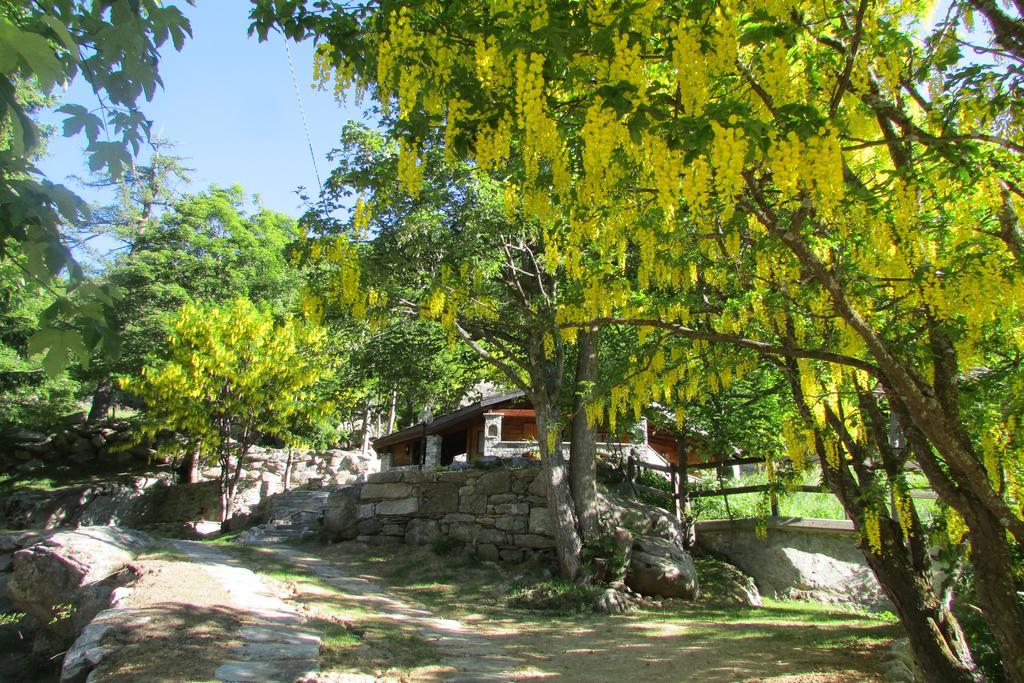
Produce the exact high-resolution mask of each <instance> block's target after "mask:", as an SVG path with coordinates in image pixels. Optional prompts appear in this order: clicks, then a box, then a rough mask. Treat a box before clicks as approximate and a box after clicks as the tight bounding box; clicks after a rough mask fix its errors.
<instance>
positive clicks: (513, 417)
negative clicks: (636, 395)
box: [373, 391, 698, 470]
mask: <svg viewBox="0 0 1024 683" xmlns="http://www.w3.org/2000/svg"><path fill="white" fill-rule="evenodd" d="M373 447H374V450H376V451H377V454H378V455H379V456H380V458H381V469H382V470H385V469H389V468H393V467H410V466H422V467H423V468H424V469H432V468H434V467H438V466H447V465H451V464H452V463H453V462H455V461H456V460H457V459H458V460H465V461H470V462H471V461H473V460H477V459H479V458H483V457H488V458H489V457H503V458H511V457H526V458H531V457H538V456H539V451H538V447H537V414H536V412H535V411H534V409H533V405H532V404H531V403H530V401H529V399H527V398H526V396H525V395H524V394H523V392H522V391H515V392H511V393H506V394H496V395H493V396H487V397H485V398H482V399H481V400H479V401H476V402H475V403H471V404H469V405H467V406H464V407H462V408H459V409H458V410H456V411H454V412H451V413H447V414H445V415H440V416H438V417H435V418H433V419H429V420H424V421H422V422H420V423H418V424H415V425H412V426H411V427H406V428H405V429H400V430H398V431H396V432H392V433H391V434H386V435H384V436H381V437H378V438H377V439H375V440H374V442H373ZM562 447H563V449H566V450H567V449H568V443H567V442H566V443H563V445H562ZM598 449H599V450H600V451H602V452H604V453H622V454H625V453H626V452H627V451H628V449H633V451H634V452H635V453H636V454H637V455H638V456H639V457H641V458H643V459H645V460H650V461H653V462H660V463H662V464H667V463H674V464H677V463H678V462H679V455H678V453H679V446H678V445H677V440H676V437H675V435H674V434H671V433H668V432H665V431H663V430H660V429H657V428H655V427H653V426H648V423H647V420H646V419H642V420H641V421H640V423H639V424H638V425H637V428H636V429H635V430H633V433H632V434H630V435H626V436H612V435H609V434H608V433H607V432H602V431H600V430H599V431H598ZM697 460H698V458H697V456H696V454H695V453H693V452H692V450H691V449H688V457H687V461H688V462H697Z"/></svg>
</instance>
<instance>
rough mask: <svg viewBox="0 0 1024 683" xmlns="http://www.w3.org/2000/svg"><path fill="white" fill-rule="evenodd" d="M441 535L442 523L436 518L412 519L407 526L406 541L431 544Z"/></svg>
mask: <svg viewBox="0 0 1024 683" xmlns="http://www.w3.org/2000/svg"><path fill="white" fill-rule="evenodd" d="M440 535H441V524H440V523H439V522H438V521H437V520H436V519H410V520H409V523H408V524H407V525H406V527H405V542H406V543H408V544H409V545H429V544H430V543H432V542H433V541H434V539H435V538H437V537H438V536H440Z"/></svg>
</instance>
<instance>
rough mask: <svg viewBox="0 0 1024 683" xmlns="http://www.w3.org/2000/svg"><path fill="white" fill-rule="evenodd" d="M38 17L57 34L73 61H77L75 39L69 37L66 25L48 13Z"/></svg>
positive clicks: (69, 33)
mask: <svg viewBox="0 0 1024 683" xmlns="http://www.w3.org/2000/svg"><path fill="white" fill-rule="evenodd" d="M40 19H42V20H43V23H45V24H46V25H47V26H49V27H50V28H51V29H52V30H53V32H54V33H55V34H56V35H57V40H59V41H60V42H61V44H62V45H64V47H66V48H67V49H68V52H70V53H71V55H72V56H73V57H74V59H75V61H78V59H79V53H78V44H77V43H76V42H75V39H74V38H72V37H71V32H70V31H68V29H67V27H66V26H65V25H64V24H62V23H60V21H58V20H57V18H56V17H51V16H50V15H48V14H44V15H43V16H42V17H40Z"/></svg>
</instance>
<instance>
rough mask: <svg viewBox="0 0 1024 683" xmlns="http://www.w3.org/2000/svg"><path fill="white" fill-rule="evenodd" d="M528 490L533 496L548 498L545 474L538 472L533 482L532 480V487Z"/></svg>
mask: <svg viewBox="0 0 1024 683" xmlns="http://www.w3.org/2000/svg"><path fill="white" fill-rule="evenodd" d="M526 492H527V493H529V494H530V495H531V496H537V497H539V498H547V495H548V487H547V484H546V483H545V481H544V476H543V475H542V474H540V473H538V474H537V477H536V478H535V479H534V480H533V481H532V482H530V488H528V489H527V490H526Z"/></svg>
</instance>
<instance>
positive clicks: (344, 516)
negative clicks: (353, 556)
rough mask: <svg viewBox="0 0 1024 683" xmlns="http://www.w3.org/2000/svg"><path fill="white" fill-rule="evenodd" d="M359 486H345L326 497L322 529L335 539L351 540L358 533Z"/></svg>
mask: <svg viewBox="0 0 1024 683" xmlns="http://www.w3.org/2000/svg"><path fill="white" fill-rule="evenodd" d="M359 488H360V487H358V486H347V487H345V488H342V489H338V490H336V491H334V492H332V493H331V494H330V496H328V497H327V510H326V512H325V513H324V530H325V531H326V532H327V533H328V534H330V535H332V536H333V537H335V538H337V539H343V540H351V539H353V538H355V537H356V536H358V535H359V532H358V529H357V528H356V525H357V523H358V521H359V519H360V517H359V508H360V505H359V502H358V501H359V493H360V491H359Z"/></svg>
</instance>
